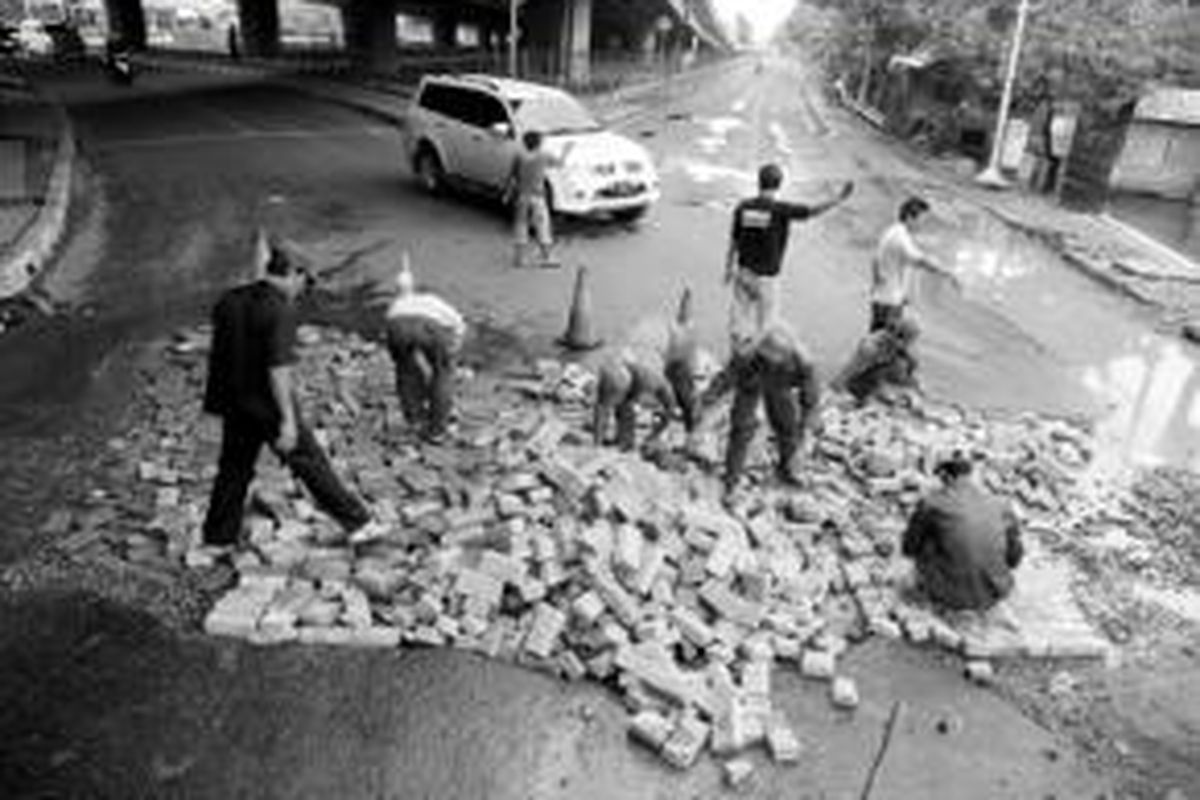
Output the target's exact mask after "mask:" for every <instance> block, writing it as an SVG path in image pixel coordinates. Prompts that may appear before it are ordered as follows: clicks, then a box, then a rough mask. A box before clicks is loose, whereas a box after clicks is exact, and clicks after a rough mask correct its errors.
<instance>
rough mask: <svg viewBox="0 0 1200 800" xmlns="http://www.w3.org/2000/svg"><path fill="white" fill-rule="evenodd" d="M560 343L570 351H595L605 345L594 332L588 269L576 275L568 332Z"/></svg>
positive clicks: (559, 339) (559, 340)
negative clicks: (588, 286)
mask: <svg viewBox="0 0 1200 800" xmlns="http://www.w3.org/2000/svg"><path fill="white" fill-rule="evenodd" d="M558 343H559V344H560V345H562V346H563V347H565V348H567V349H568V350H593V349H595V348H597V347H599V346H600V345H602V344H603V343H604V341H603V340H602V339H601V338H600V337H598V336H596V334H595V331H593V330H592V302H591V299H590V297H589V296H588V288H587V267H585V266H582V265H581V266H580V267H579V271H578V272H576V273H575V296H574V297H573V298H572V300H571V311H570V314H569V315H568V317H567V330H566V332H565V333H564V334H563V335H562V336H560V337H559V338H558Z"/></svg>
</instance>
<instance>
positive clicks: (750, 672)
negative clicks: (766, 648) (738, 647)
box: [742, 659, 771, 702]
mask: <svg viewBox="0 0 1200 800" xmlns="http://www.w3.org/2000/svg"><path fill="white" fill-rule="evenodd" d="M742 690H743V691H744V692H745V693H746V694H747V695H749V696H751V697H754V698H758V699H766V700H767V701H768V702H770V698H771V661H770V660H769V659H766V660H758V661H747V662H745V663H744V664H743V665H742Z"/></svg>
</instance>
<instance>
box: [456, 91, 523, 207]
mask: <svg viewBox="0 0 1200 800" xmlns="http://www.w3.org/2000/svg"><path fill="white" fill-rule="evenodd" d="M476 95H477V96H476V97H475V98H474V99H473V101H472V106H473V109H472V110H473V119H472V122H473V126H472V128H473V129H472V130H471V132H470V134H469V137H470V138H469V146H470V154H469V156H468V157H467V161H466V163H467V169H468V170H469V175H468V177H469V178H470V179H471V180H472V181H474V182H475V183H478V184H480V185H482V186H486V187H487V188H489V189H492V190H496V191H499V190H501V189H503V188H504V185H505V184H506V183H507V182H508V176H509V172H510V171H511V169H512V163H513V158H514V156H515V155H516V152H517V148H516V139H515V134H514V132H513V123H512V118H511V117H510V115H509V113H508V106H507V104H506V103H505V102H504V101H503V100H501V99H500V98H499V97H496V96H495V95H493V94H488V93H486V92H476Z"/></svg>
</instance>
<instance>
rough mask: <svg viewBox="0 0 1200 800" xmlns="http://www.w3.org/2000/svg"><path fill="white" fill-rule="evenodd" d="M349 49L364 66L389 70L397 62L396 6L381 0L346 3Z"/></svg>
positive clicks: (344, 26) (345, 28)
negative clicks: (380, 0) (379, 0)
mask: <svg viewBox="0 0 1200 800" xmlns="http://www.w3.org/2000/svg"><path fill="white" fill-rule="evenodd" d="M342 30H343V31H344V32H345V35H346V50H348V51H349V52H350V55H351V56H352V57H353V58H354V61H355V63H356V64H358V65H359V66H360V67H370V68H372V69H377V70H387V69H388V68H389V67H392V66H394V65H395V62H396V57H397V52H396V8H395V6H393V5H392V4H391V3H388V2H382V3H381V2H377V0H350V2H348V3H346V4H345V5H343V6H342Z"/></svg>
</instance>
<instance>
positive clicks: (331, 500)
mask: <svg viewBox="0 0 1200 800" xmlns="http://www.w3.org/2000/svg"><path fill="white" fill-rule="evenodd" d="M296 426H297V429H298V430H297V436H296V446H295V448H293V449H292V451H291V452H290V453H286V454H284V453H280V454H278V455H279V458H280V460H281V461H283V463H284V464H286V465H287V467H288V469H290V470H291V471H292V474H293V475H295V476H296V477H297V478H298V479H299V480H300V482H301V483H303V484H304V488H306V489H308V491H309V493H310V494H312V496H313V500H315V501H316V503H317V505H318V506H319V507H320V508H321V510H322V511H324V512H325V513H327V514H329V516H331V517H333V518H334V519H335V520H337V521H338V523H339V524H340V525H341V526H342V527H343V528H345V529H346V530H347V531H353V530H356V529H358V528H361V527H362V526H363V525H365V524H367V522H368V521H370V519H371V512H370V511H368V510H367V507H366V506H365V505H364V504H363V502H362V500H360V499H359V498H358V497H357V496H356V495H355V494H354V493H352V492H351V491H350V490H349V489H347V488H346V487H345V486H344V485H343V484H342V482H341V481H340V480H339V479H338V477H337V475H336V474H335V473H334V471H333V467H332V466H330V464H329V459H328V458H327V457H326V455H325V451H324V450H322V449H321V445H320V444H319V443H318V442H317V440H316V438H315V437H314V436H313V433H312V431H311V430H310V429H309V427H308V425H306V424H305V423H304V421H303V420H301V419H297V420H296ZM276 434H277V428H276V426H274V425H269V424H265V423H263V422H261V421H259V420H255V419H246V418H244V417H238V416H227V417H225V418H224V422H223V427H222V430H221V457H220V461H219V462H218V466H217V479H216V482H215V483H214V484H213V491H212V497H211V499H210V500H209V503H208V514H207V516H206V517H205V519H204V542H205V544H212V545H231V544H236V543H237V541H238V538H239V535H240V533H241V529H242V513H243V510H244V508H245V506H246V493H247V492H248V491H249V489H250V482H251V481H252V480H253V479H254V465H255V463H257V461H258V454H259V452H260V451H261V450H262V448H263V445H268V446H270V445H272V444H273V443H274V440H275V437H276Z"/></svg>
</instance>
